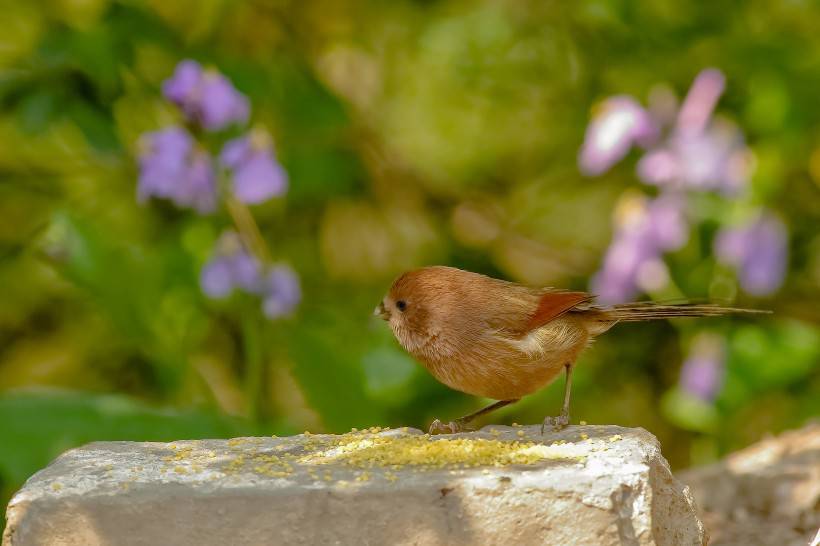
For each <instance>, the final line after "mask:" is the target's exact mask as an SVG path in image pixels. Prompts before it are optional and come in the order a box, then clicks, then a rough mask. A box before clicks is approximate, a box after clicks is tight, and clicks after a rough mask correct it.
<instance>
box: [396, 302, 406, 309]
mask: <svg viewBox="0 0 820 546" xmlns="http://www.w3.org/2000/svg"><path fill="white" fill-rule="evenodd" d="M396 307H398V309H399V311H404V310H405V309H407V302H406V301H404V300H399V301H397V302H396Z"/></svg>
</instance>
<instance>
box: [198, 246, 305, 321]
mask: <svg viewBox="0 0 820 546" xmlns="http://www.w3.org/2000/svg"><path fill="white" fill-rule="evenodd" d="M199 283H200V286H201V287H202V291H203V292H204V293H205V295H206V296H208V297H209V298H213V299H222V298H225V297H227V296H230V295H231V294H232V293H233V291H234V290H241V291H243V292H245V293H248V294H252V295H255V296H259V297H260V298H261V299H262V311H263V312H264V313H265V316H267V317H268V318H271V319H275V318H279V317H283V316H286V315H289V314H290V313H291V312H293V310H294V309H295V308H296V305H297V304H298V303H299V301H300V299H301V290H300V288H299V278H298V277H297V275H296V273H295V272H294V271H293V269H291V268H290V267H289V266H287V265H281V264H280V265H274V266H264V265H263V264H262V263H260V261H259V260H258V259H257V258H256V257H254V256H252V255H251V254H249V253H248V252H247V251H246V250H245V247H244V246H243V244H242V241H241V240H240V238H239V236H238V235H237V234H236V233H235V232H233V231H227V232H225V233H224V234H222V236H221V237H220V238H219V241H218V242H217V244H216V250H215V252H214V255H213V256H212V257H211V259H210V260H209V261H208V262H207V263H206V264H205V266H204V267H203V268H202V271H201V272H200V277H199Z"/></svg>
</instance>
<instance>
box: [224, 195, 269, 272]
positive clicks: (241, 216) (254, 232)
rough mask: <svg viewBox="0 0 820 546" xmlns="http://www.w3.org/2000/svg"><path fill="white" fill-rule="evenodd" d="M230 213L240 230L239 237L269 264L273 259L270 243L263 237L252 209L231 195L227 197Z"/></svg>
mask: <svg viewBox="0 0 820 546" xmlns="http://www.w3.org/2000/svg"><path fill="white" fill-rule="evenodd" d="M227 205H228V213H229V214H230V215H231V219H233V223H234V225H235V226H236V230H237V231H238V232H239V237H241V238H242V243H243V244H244V245H245V246H246V247H247V248H248V250H249V251H251V252H252V253H253V254H254V255H256V257H257V258H258V259H259V261H261V262H262V263H263V264H268V263H271V262H272V261H273V259H272V258H271V255H270V251H269V250H268V245H267V244H266V243H265V239H263V238H262V233H261V232H260V231H259V226H258V225H257V224H256V220H254V218H253V215H252V214H251V211H249V210H248V207H247V206H245V204H244V203H241V202H239V201H237V200H236V199H234V198H233V197H229V198H228V199H227Z"/></svg>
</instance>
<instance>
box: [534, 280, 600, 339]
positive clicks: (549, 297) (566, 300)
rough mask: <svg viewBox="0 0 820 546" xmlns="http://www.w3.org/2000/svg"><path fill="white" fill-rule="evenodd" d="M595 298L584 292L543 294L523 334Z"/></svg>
mask: <svg viewBox="0 0 820 546" xmlns="http://www.w3.org/2000/svg"><path fill="white" fill-rule="evenodd" d="M594 298H595V296H593V295H592V294H587V293H586V292H569V291H564V290H550V291H547V292H544V294H543V295H542V296H541V298H540V300H539V301H538V307H537V308H536V309H535V312H534V313H532V314H531V315H530V316H529V318H528V319H527V322H526V324H525V326H524V332H531V331H533V330H535V329H536V328H540V327H541V326H543V325H545V324H547V323H548V322H550V321H552V320H555V319H556V318H558V317H560V316H561V315H563V314H564V313H566V312H568V311H571V310H572V309H574V308H575V307H577V306H579V305H581V304H584V303H588V302H590V301H592V300H593V299H594Z"/></svg>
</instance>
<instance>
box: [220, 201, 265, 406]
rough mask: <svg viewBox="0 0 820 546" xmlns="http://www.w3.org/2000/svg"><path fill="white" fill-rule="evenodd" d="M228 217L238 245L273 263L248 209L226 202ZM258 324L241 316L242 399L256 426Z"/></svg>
mask: <svg viewBox="0 0 820 546" xmlns="http://www.w3.org/2000/svg"><path fill="white" fill-rule="evenodd" d="M226 201H227V207H228V213H229V214H230V215H231V219H232V220H233V223H234V225H235V226H236V230H237V232H238V233H239V237H240V238H241V239H242V244H244V245H245V248H246V249H247V250H248V251H249V252H251V253H252V254H253V255H254V256H256V258H257V259H258V260H259V261H260V263H262V265H263V266H265V265H267V264H270V263H271V262H272V261H273V259H272V257H271V254H270V251H269V250H268V245H267V243H266V242H265V239H264V238H263V237H262V233H261V232H260V231H259V226H258V225H257V223H256V220H255V219H254V217H253V215H252V214H251V211H250V210H248V207H247V206H246V205H245V204H244V203H242V202H240V201H238V200H236V199H234V198H233V197H228V198H227V200H226ZM262 327H263V326H262V324H260V321H259V319H258V313H243V316H242V344H243V355H244V358H245V399H246V400H247V404H248V414H249V416H250V418H251V419H252V420H253V421H256V422H258V421H259V420H260V419H261V418H262V417H263V413H264V412H263V407H262V389H263V386H264V384H265V372H266V370H265V364H264V355H263V346H262V343H261V337H262V336H261V330H262Z"/></svg>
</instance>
